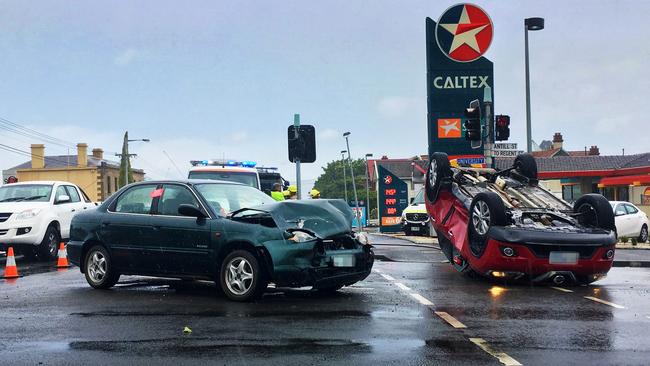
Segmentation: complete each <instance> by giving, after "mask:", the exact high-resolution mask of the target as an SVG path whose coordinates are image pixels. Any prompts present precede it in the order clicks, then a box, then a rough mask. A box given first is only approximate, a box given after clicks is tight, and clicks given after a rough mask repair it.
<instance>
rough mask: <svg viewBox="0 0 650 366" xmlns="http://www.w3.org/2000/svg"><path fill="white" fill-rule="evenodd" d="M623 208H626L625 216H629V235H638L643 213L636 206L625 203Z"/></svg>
mask: <svg viewBox="0 0 650 366" xmlns="http://www.w3.org/2000/svg"><path fill="white" fill-rule="evenodd" d="M624 205H625V209H626V210H627V216H629V217H630V220H629V223H630V234H629V235H630V236H639V234H641V226H643V224H644V222H645V220H644V217H645V213H643V212H641V211H639V210H638V209H637V208H636V207H634V206H632V205H630V204H627V203H625V204H624Z"/></svg>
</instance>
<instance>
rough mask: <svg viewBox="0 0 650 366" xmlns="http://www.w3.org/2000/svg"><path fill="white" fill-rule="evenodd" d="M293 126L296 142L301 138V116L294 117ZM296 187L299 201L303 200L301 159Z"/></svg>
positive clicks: (297, 165) (298, 163)
mask: <svg viewBox="0 0 650 366" xmlns="http://www.w3.org/2000/svg"><path fill="white" fill-rule="evenodd" d="M293 126H294V127H295V128H294V133H295V138H296V140H297V139H298V137H299V130H300V114H294V115H293ZM295 161H296V186H297V187H298V199H301V198H302V193H301V191H302V183H301V182H300V159H296V160H295Z"/></svg>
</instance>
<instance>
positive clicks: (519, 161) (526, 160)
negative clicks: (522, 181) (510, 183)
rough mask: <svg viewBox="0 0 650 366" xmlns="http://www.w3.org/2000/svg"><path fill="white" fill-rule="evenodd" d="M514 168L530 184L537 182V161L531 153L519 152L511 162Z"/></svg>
mask: <svg viewBox="0 0 650 366" xmlns="http://www.w3.org/2000/svg"><path fill="white" fill-rule="evenodd" d="M513 166H514V168H515V170H516V171H517V172H518V173H519V174H520V175H523V176H524V177H526V178H528V181H529V182H530V183H532V184H536V183H537V162H536V161H535V158H534V157H533V155H531V154H527V153H526V154H519V155H517V157H516V158H515V162H514V164H513Z"/></svg>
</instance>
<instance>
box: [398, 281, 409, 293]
mask: <svg viewBox="0 0 650 366" xmlns="http://www.w3.org/2000/svg"><path fill="white" fill-rule="evenodd" d="M395 286H397V287H399V288H400V289H401V290H404V291H411V288H410V287H408V286H406V285H405V284H403V283H401V282H395Z"/></svg>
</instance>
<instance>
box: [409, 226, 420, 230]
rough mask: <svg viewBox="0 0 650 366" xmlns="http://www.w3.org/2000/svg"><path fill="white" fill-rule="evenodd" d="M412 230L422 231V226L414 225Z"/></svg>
mask: <svg viewBox="0 0 650 366" xmlns="http://www.w3.org/2000/svg"><path fill="white" fill-rule="evenodd" d="M411 231H420V228H419V227H417V226H413V227H412V228H411Z"/></svg>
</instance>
